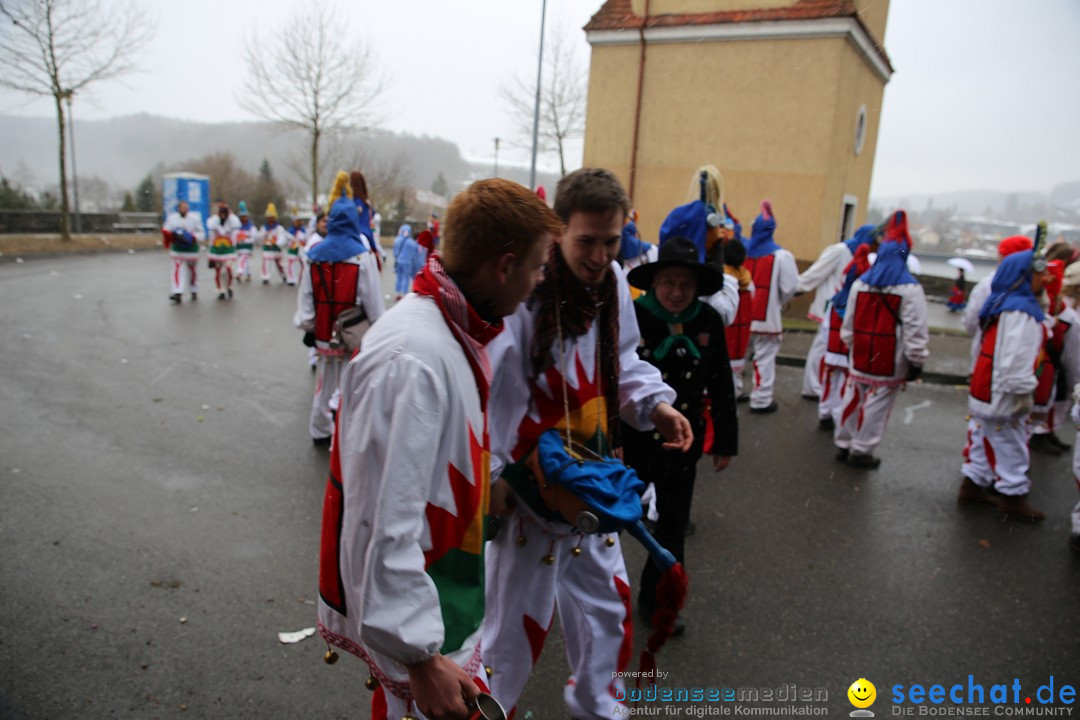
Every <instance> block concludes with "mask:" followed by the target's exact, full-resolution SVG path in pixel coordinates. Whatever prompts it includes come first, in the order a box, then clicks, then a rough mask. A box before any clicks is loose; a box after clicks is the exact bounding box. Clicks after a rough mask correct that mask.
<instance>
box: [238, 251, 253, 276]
mask: <svg viewBox="0 0 1080 720" xmlns="http://www.w3.org/2000/svg"><path fill="white" fill-rule="evenodd" d="M236 276H237V277H247V278H250V277H251V252H250V251H249V252H244V251H243V250H241V251H240V252H239V253H238V254H237V259H236Z"/></svg>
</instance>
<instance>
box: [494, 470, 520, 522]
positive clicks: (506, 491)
mask: <svg viewBox="0 0 1080 720" xmlns="http://www.w3.org/2000/svg"><path fill="white" fill-rule="evenodd" d="M516 505H517V496H516V495H515V494H514V490H513V489H512V488H511V487H510V483H508V482H506V480H504V479H503V478H499V479H498V480H496V481H495V482H494V483H492V485H491V499H490V500H489V502H488V513H490V514H491V515H496V516H498V517H506V516H507V515H509V514H510V513H511V512H512V511H513V509H514V507H515V506H516Z"/></svg>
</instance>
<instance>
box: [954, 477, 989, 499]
mask: <svg viewBox="0 0 1080 720" xmlns="http://www.w3.org/2000/svg"><path fill="white" fill-rule="evenodd" d="M975 503H989V504H991V505H994V504H996V502H995V498H994V496H993V495H992V494H991V493H990V491H989V490H987V489H986V488H984V487H982V486H981V485H978V484H976V483H975V481H973V480H972V479H971V478H969V477H966V476H965V477H964V482H962V483H960V492H959V493H957V495H956V504H957V505H974V504H975Z"/></svg>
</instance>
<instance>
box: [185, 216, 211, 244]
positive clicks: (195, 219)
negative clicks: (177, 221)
mask: <svg viewBox="0 0 1080 720" xmlns="http://www.w3.org/2000/svg"><path fill="white" fill-rule="evenodd" d="M187 218H191V219H190V220H188V219H187ZM183 220H184V221H186V222H183V221H182V222H183V226H184V229H185V230H187V231H188V232H189V233H191V235H192V237H194V238H195V240H196V242H199V243H203V242H205V241H206V230H205V229H204V228H203V221H202V215H200V214H199V213H197V212H194V211H190V212H188V214H187V217H186V218H184V219H183Z"/></svg>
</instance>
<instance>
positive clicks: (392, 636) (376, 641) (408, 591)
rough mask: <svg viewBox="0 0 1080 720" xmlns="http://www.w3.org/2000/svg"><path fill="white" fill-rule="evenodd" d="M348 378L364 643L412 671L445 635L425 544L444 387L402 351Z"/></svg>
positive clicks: (346, 447)
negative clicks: (358, 377)
mask: <svg viewBox="0 0 1080 720" xmlns="http://www.w3.org/2000/svg"><path fill="white" fill-rule="evenodd" d="M349 367H350V369H353V368H355V367H357V366H355V365H351V366H349ZM343 380H344V382H343V387H342V407H341V414H340V416H339V418H338V442H339V443H340V445H339V447H340V448H341V450H340V453H341V454H340V457H341V475H342V477H341V481H342V486H343V487H344V488H345V493H346V500H345V504H346V509H345V512H346V513H347V514H348V513H356V514H357V515H358V516H359V518H361V520H360V522H355V521H354V522H351V523H349V525H350V526H351V527H355V531H354V532H353V533H349V534H348V535H346V534H345V533H343V534H342V539H341V542H342V556H343V562H349V559H350V558H352V557H363V561H362V566H363V573H362V574H361V575H360V576H359V577H358V578H357V583H358V585H359V587H355V586H354V587H350V588H347V591H348V592H352V593H357V594H358V596H359V597H358V602H357V603H355V604H354V605H355V607H356V611H357V615H356V622H357V623H358V624H359V629H360V638H361V640H362V641H363V642H364V644H365V645H367V646H368V647H370V648H371V649H373V650H375V651H376V652H378V653H380V654H382V655H385V656H387V657H390V658H393V659H394V660H397V661H398V662H401V663H403V664H406V665H407V664H412V663H416V662H420V661H422V660H426V659H427V658H429V657H431V656H432V655H434V654H435V652H437V651H438V649H439V648H440V647H441V646H442V643H443V639H444V634H445V633H444V627H443V622H442V611H441V609H440V605H439V592H438V589H437V588H436V587H435V583H434V581H433V580H432V579H431V577H430V576H429V575H428V574H427V573H426V572H425V571H424V567H425V559H424V550H423V543H424V541H425V538H424V529H425V518H426V509H427V505H428V501H429V499H430V497H431V493H432V488H433V486H434V484H435V483H437V482H441V477H442V475H443V474H444V473H445V468H443V467H441V466H440V463H439V462H438V457H439V455H440V449H439V438H440V437H442V435H443V431H444V424H445V421H446V415H447V412H448V409H447V408H448V398H447V394H446V388H445V387H444V386H443V385H442V384H440V383H439V381H438V379H437V378H436V376H435V373H434V372H433V371H432V370H431V368H429V367H428V366H427V365H425V364H423V363H421V362H420V361H419V360H416V359H415V358H412V357H410V356H407V355H403V354H398V355H396V356H395V357H394V359H393V360H391V361H389V362H387V363H385V364H384V365H383V366H382V367H380V368H376V369H375V370H374V371H373V372H371V373H370V374H369V375H367V376H366V377H364V378H363V379H361V380H359V381H358V382H355V381H353V376H352V374H351V373H350V372H349V371H348V370H347V371H346V373H345V375H344V377H343ZM361 506H362V507H361ZM365 523H366V525H365Z"/></svg>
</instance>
